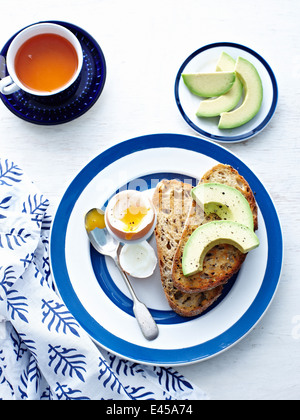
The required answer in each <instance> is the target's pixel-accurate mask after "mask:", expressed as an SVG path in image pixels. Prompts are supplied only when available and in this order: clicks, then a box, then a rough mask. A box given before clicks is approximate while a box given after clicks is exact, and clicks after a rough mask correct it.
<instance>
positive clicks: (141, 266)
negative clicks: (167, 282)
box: [119, 241, 157, 278]
mask: <svg viewBox="0 0 300 420" xmlns="http://www.w3.org/2000/svg"><path fill="white" fill-rule="evenodd" d="M119 261H120V265H121V267H122V268H123V270H124V271H126V273H128V274H129V275H130V276H132V277H137V278H146V277H150V276H151V275H152V274H153V272H154V270H155V267H156V265H157V258H156V255H155V252H154V249H153V248H152V247H151V245H149V243H148V242H147V241H143V242H139V243H135V244H125V245H124V246H123V247H122V249H121V252H120V256H119Z"/></svg>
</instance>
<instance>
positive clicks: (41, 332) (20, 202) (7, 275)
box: [0, 159, 206, 400]
mask: <svg viewBox="0 0 300 420" xmlns="http://www.w3.org/2000/svg"><path fill="white" fill-rule="evenodd" d="M48 205H49V202H48V200H47V199H46V198H45V197H44V196H43V195H42V194H41V193H40V192H39V191H38V190H37V188H36V187H35V185H34V184H33V183H32V182H30V181H29V180H28V178H27V177H26V175H25V174H24V173H23V171H22V170H21V169H20V168H19V167H18V166H17V165H16V164H14V163H13V162H11V161H9V160H7V159H6V160H5V159H0V399H4V400H11V399H15V400H100V399H104V400H108V399H113V400H147V399H153V400H165V399H177V400H180V399H182V400H183V399H194V400H199V399H204V398H206V396H205V394H204V393H203V392H202V391H201V390H200V389H198V388H196V387H195V386H193V385H192V384H191V383H189V382H188V381H187V380H186V379H185V378H184V377H183V376H182V375H180V374H179V373H178V372H176V371H175V370H174V369H172V368H164V367H156V366H153V367H151V366H144V365H141V364H137V363H133V362H130V361H126V360H122V359H121V358H118V357H116V356H115V355H113V354H110V353H108V352H107V351H105V350H104V349H99V348H98V347H97V346H96V345H95V344H94V343H93V342H92V340H91V339H90V338H89V337H88V335H87V334H86V333H85V331H83V329H82V328H81V327H80V326H79V325H78V323H77V322H76V320H75V319H74V318H73V316H72V315H71V314H70V312H69V311H68V309H67V308H66V306H65V305H64V303H63V302H62V301H61V299H60V298H59V297H58V295H57V294H56V292H55V285H54V283H53V279H52V277H51V272H50V265H49V229H50V225H51V217H50V216H49V215H48V214H47V212H46V211H47V207H48Z"/></svg>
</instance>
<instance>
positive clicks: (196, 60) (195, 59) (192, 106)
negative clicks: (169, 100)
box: [175, 42, 278, 144]
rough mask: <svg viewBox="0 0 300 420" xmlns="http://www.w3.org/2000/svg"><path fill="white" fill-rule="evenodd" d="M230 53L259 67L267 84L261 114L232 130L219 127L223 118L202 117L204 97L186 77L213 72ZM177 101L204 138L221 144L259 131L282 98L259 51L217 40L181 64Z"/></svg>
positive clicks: (263, 82)
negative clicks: (199, 112)
mask: <svg viewBox="0 0 300 420" xmlns="http://www.w3.org/2000/svg"><path fill="white" fill-rule="evenodd" d="M223 51H224V52H226V53H227V54H229V55H230V56H231V57H233V58H234V59H237V58H238V57H239V56H241V57H243V58H245V59H246V60H249V61H250V62H251V63H252V64H253V65H254V66H255V67H256V69H257V71H258V73H259V75H260V78H261V81H262V85H263V92H264V93H263V102H262V106H261V109H260V110H259V112H258V114H257V115H256V116H255V117H254V118H253V119H252V120H250V121H249V122H248V123H246V124H244V125H242V126H241V127H237V128H234V129H231V130H221V129H219V128H218V121H219V117H213V118H199V117H197V116H196V111H197V109H198V107H199V104H200V101H201V98H200V97H199V96H196V95H193V94H192V93H191V92H190V91H189V90H188V88H187V87H186V85H185V84H184V82H183V80H182V77H181V75H182V73H198V72H213V71H214V69H215V67H216V63H217V61H218V58H219V56H220V54H221V53H222V52H223ZM175 100H176V104H177V107H178V109H179V112H180V114H181V115H182V117H183V119H184V120H185V121H186V122H187V123H188V125H189V126H190V127H192V128H193V129H194V130H195V131H196V132H197V133H198V134H200V135H201V136H202V137H204V138H206V139H209V140H214V141H218V142H221V143H225V144H226V143H237V142H241V141H245V140H248V139H250V138H252V137H254V136H256V135H257V134H259V133H260V132H261V131H262V130H263V129H264V128H265V127H266V126H267V124H268V123H269V122H270V121H271V119H272V117H273V115H274V112H275V110H276V106H277V101H278V86H277V81H276V78H275V75H274V73H273V71H272V69H271V67H270V66H269V64H268V63H267V62H266V60H265V59H264V58H263V57H261V56H260V55H259V54H258V53H257V52H255V51H253V50H252V49H250V48H248V47H245V46H244V45H240V44H236V43H232V42H217V43H214V44H209V45H205V46H203V47H201V48H199V49H198V50H196V51H194V52H193V53H192V54H191V55H190V56H189V57H187V59H186V60H185V61H184V62H183V63H182V65H181V66H180V68H179V70H178V73H177V76H176V80H175Z"/></svg>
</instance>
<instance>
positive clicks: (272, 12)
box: [0, 0, 300, 399]
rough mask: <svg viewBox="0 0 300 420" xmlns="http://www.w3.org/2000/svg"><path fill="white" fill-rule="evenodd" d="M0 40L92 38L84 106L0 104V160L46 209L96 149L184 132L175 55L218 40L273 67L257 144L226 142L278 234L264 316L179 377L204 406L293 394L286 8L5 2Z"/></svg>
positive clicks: (173, 1)
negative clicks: (273, 213)
mask: <svg viewBox="0 0 300 420" xmlns="http://www.w3.org/2000/svg"><path fill="white" fill-rule="evenodd" d="M4 14H5V19H4V18H2V19H1V25H0V44H1V46H2V45H4V44H5V42H6V41H7V39H8V38H9V37H10V36H12V35H13V34H14V33H15V32H16V31H17V30H19V29H21V28H22V27H24V26H26V25H27V24H30V23H34V22H37V21H40V20H62V21H67V22H72V23H74V24H76V25H78V26H81V27H82V28H84V29H85V30H87V31H88V32H89V33H90V34H91V35H92V36H94V38H96V40H97V41H98V42H99V44H100V46H101V47H102V49H103V52H104V54H105V57H106V61H107V71H108V73H107V80H106V85H105V88H104V91H103V93H102V95H101V97H100V99H99V101H98V102H97V103H96V105H95V106H94V107H93V108H92V109H91V110H90V111H89V112H88V113H87V114H85V115H84V116H82V117H80V118H79V119H77V120H75V121H73V122H71V123H67V124H64V125H59V126H52V127H49V126H48V127H42V126H37V125H33V124H30V123H27V122H24V121H23V120H21V119H19V118H17V117H16V116H14V115H13V114H12V113H11V112H10V111H8V110H7V108H6V107H5V106H4V105H3V104H2V102H1V103H0V130H1V131H0V156H1V157H8V158H11V159H12V160H14V161H15V162H17V163H18V164H19V166H20V167H22V168H23V169H24V170H25V171H26V172H27V174H28V175H29V176H30V177H31V179H32V180H33V181H34V182H35V183H36V184H37V185H38V186H39V187H40V189H41V190H42V191H43V193H44V194H45V195H46V196H47V197H48V198H49V200H50V201H51V211H52V213H54V211H55V208H56V206H57V205H58V203H59V200H60V198H61V197H62V194H63V193H64V191H65V189H66V188H67V186H68V184H69V183H70V181H71V180H72V179H73V178H74V176H75V175H76V174H77V173H78V172H79V171H80V170H81V169H82V168H83V167H84V166H85V165H86V164H87V163H88V162H89V161H90V160H91V159H92V158H94V157H95V156H96V155H98V154H99V153H101V151H103V150H104V149H105V148H107V147H109V146H111V145H113V144H115V143H118V142H120V141H123V140H126V139H128V138H132V137H136V136H140V135H144V134H150V133H162V132H171V133H182V134H190V135H196V133H195V132H194V131H193V130H192V129H191V128H190V127H189V126H188V125H187V124H186V123H185V122H184V120H183V119H182V117H181V116H180V114H179V112H178V110H177V107H176V104H175V100H174V93H173V91H174V80H175V76H176V73H177V71H178V68H179V66H180V65H181V63H182V62H183V61H184V59H185V58H186V57H187V56H188V55H189V54H190V53H192V52H193V51H195V50H196V49H198V48H199V47H201V46H203V45H205V44H209V43H212V42H218V41H231V42H237V43H240V44H243V45H246V46H248V47H250V48H252V49H254V50H256V51H257V52H258V53H259V54H261V55H262V56H263V57H264V58H265V59H266V60H267V62H268V63H269V64H270V65H271V67H272V68H273V71H274V73H275V75H276V77H277V81H278V85H279V103H278V107H277V111H276V113H275V116H274V118H273V119H272V121H271V123H270V124H269V125H268V126H267V128H266V129H265V130H264V131H263V132H262V133H261V134H259V135H258V136H257V137H255V138H253V139H251V140H248V141H246V142H243V143H238V144H232V145H228V146H226V147H227V148H228V149H229V150H230V151H232V152H234V153H235V154H237V155H238V156H239V157H240V158H241V159H242V160H244V161H245V163H246V164H247V165H248V166H249V167H250V168H251V169H252V170H253V171H254V172H255V173H256V174H257V176H258V177H259V178H260V179H261V181H262V182H263V183H264V184H265V186H266V188H267V189H268V190H269V192H270V194H271V196H272V197H273V199H274V201H275V204H276V207H277V210H278V212H279V215H280V218H281V223H282V228H283V233H284V237H285V261H284V267H283V272H282V277H281V282H280V286H279V289H278V292H277V294H276V296H275V299H274V301H273V303H272V305H271V307H270V308H269V310H268V312H267V314H266V315H265V316H264V318H263V319H262V320H261V321H260V322H259V323H258V325H257V326H256V327H255V329H254V330H253V331H252V332H251V333H250V334H249V335H248V336H247V337H246V338H244V339H243V340H242V341H241V342H239V343H238V344H236V345H235V346H234V347H233V348H231V349H229V350H228V351H226V352H224V353H222V354H221V355H219V356H217V357H215V358H213V359H210V360H208V361H205V362H201V363H197V364H195V365H191V366H187V367H181V368H179V371H180V372H181V373H182V374H184V375H186V376H187V378H189V379H190V380H192V381H194V383H196V384H197V385H198V386H199V387H201V388H202V389H203V390H205V391H206V392H207V393H208V394H209V396H210V398H211V399H299V398H300V280H299V274H298V273H299V271H300V254H299V250H300V245H299V236H300V227H299V226H300V216H299V200H300V193H299V184H300V170H299V168H300V165H299V158H300V139H299V116H300V115H299V109H300V100H299V98H300V83H299V82H300V77H299V74H300V50H299V41H300V36H299V21H300V3H299V1H298V0H264V1H261V0H251V1H250V2H240V1H238V0H227V1H226V2H224V1H223V0H215V1H214V2H205V1H203V0H185V1H184V2H183V1H181V0H163V1H162V0H152V1H147V2H146V1H143V0H127V1H124V0H86V1H81V0H73V1H72V2H71V1H63V2H62V1H60V0H51V1H49V0H44V1H43V2H40V1H38V0H27V2H26V3H24V2H23V1H21V0H10V2H9V3H8V4H7V6H6V7H5V10H4Z"/></svg>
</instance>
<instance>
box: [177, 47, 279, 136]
mask: <svg viewBox="0 0 300 420" xmlns="http://www.w3.org/2000/svg"><path fill="white" fill-rule="evenodd" d="M217 47H232V48H238V49H240V50H243V51H246V52H247V53H249V54H252V55H253V56H254V57H255V58H257V59H258V60H259V61H260V62H261V63H262V64H263V66H264V67H265V69H266V70H267V72H268V74H269V76H270V79H271V83H272V88H273V99H272V103H271V106H270V109H269V112H268V114H267V115H266V117H265V118H264V120H263V121H262V122H261V123H260V124H259V125H258V126H257V127H255V129H253V130H249V131H248V132H246V133H243V134H240V135H237V136H230V137H228V136H218V135H215V134H212V133H209V132H207V131H205V130H202V129H201V128H200V127H199V126H198V125H196V124H194V123H193V121H191V120H190V118H189V117H188V116H187V114H186V113H185V111H184V109H183V107H182V104H181V101H180V97H179V82H180V79H181V74H182V73H183V71H184V69H185V67H186V66H187V64H188V63H189V62H190V61H191V60H192V59H193V58H194V57H196V56H197V55H198V54H201V53H202V52H203V51H206V50H209V49H211V48H217ZM174 91H175V101H176V104H177V107H178V109H179V111H180V113H181V115H182V117H183V118H184V120H185V121H186V122H187V123H188V124H189V126H190V127H192V128H193V129H194V130H195V131H197V132H198V133H199V134H201V135H202V136H204V137H205V138H207V139H210V140H215V141H219V142H224V143H235V142H240V141H245V140H247V139H250V138H251V137H254V136H256V135H257V134H258V133H260V132H261V131H262V130H263V129H264V128H265V127H266V126H267V124H268V123H269V122H270V121H271V119H272V117H273V115H274V112H275V110H276V106H277V102H278V85H277V81H276V78H275V75H274V73H273V70H272V69H271V67H270V66H269V64H268V63H267V62H266V60H265V59H264V58H263V57H262V56H261V55H259V54H258V53H257V52H255V51H254V50H252V49H251V48H249V47H246V46H244V45H241V44H236V43H233V42H216V43H214V44H208V45H205V46H203V47H201V48H199V49H198V50H196V51H194V52H193V53H192V54H191V55H190V56H189V57H188V58H187V59H186V60H185V61H184V62H183V64H182V65H181V66H180V69H179V70H178V73H177V75H176V79H175V89H174Z"/></svg>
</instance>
